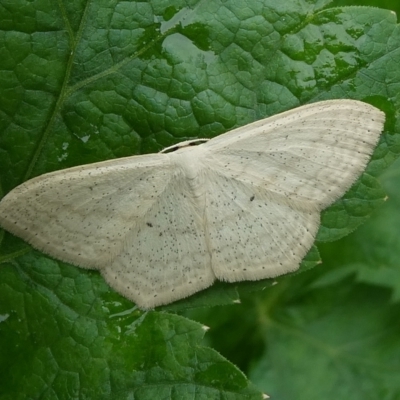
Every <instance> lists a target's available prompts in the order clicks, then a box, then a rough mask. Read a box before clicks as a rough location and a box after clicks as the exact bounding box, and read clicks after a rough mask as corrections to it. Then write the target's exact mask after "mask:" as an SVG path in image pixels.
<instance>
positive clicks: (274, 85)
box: [0, 0, 400, 399]
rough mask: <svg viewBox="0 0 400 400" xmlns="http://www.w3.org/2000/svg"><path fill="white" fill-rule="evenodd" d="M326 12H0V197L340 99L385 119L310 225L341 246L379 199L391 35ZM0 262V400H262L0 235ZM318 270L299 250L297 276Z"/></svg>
mask: <svg viewBox="0 0 400 400" xmlns="http://www.w3.org/2000/svg"><path fill="white" fill-rule="evenodd" d="M327 4H328V1H314V2H313V1H301V0H300V1H295V0H293V1H286V2H282V1H280V2H278V1H275V0H270V1H268V0H266V1H262V2H260V1H256V0H250V1H237V0H228V1H215V2H205V1H201V0H197V1H194V0H193V1H169V2H164V1H161V0H160V1H151V2H137V1H130V2H127V1H116V0H114V1H109V0H107V1H106V0H100V1H96V2H89V1H83V0H74V1H69V2H64V3H63V2H61V1H60V2H57V3H56V2H48V1H46V0H36V1H32V2H27V1H23V0H0V171H1V176H0V178H1V186H2V191H3V193H7V192H8V191H9V190H11V189H12V188H13V187H15V186H16V185H18V184H19V183H21V182H23V181H25V180H26V179H28V178H31V177H33V176H36V175H39V174H42V173H44V172H49V171H52V170H57V169H62V168H66V167H70V166H74V165H78V164H85V163H89V162H93V161H100V160H105V159H110V158H114V157H120V156H127V155H132V154H140V153H147V152H152V151H157V150H159V149H161V148H163V147H165V146H167V145H170V144H173V143H176V142H179V141H181V140H184V139H189V138H194V137H213V136H216V135H218V134H219V133H222V132H225V131H227V130H229V129H231V128H234V127H236V126H240V125H243V124H245V123H247V122H251V121H254V120H255V119H259V118H262V117H265V116H268V115H272V114H275V113H277V112H280V111H284V110H286V109H289V108H292V107H295V106H297V105H301V104H304V103H307V102H312V101H317V100H323V99H329V98H354V99H359V100H363V101H367V102H369V103H371V104H373V105H375V106H377V107H379V108H381V109H382V110H383V111H385V112H386V113H387V116H388V122H387V125H386V132H385V134H384V135H382V140H381V142H380V144H379V146H378V148H377V150H376V152H375V154H374V156H373V159H372V162H371V163H370V165H369V166H368V169H367V172H366V174H364V175H363V177H362V178H361V179H360V180H359V181H358V182H357V183H356V184H355V186H354V187H353V188H352V189H351V190H350V191H349V193H348V194H347V195H346V196H345V197H344V198H343V199H342V200H340V201H339V202H337V203H336V204H335V205H334V206H332V207H331V208H330V209H329V210H327V211H326V212H325V213H324V214H323V218H322V227H321V230H320V232H319V236H318V239H319V240H324V241H326V240H329V241H332V240H335V239H338V238H340V237H342V236H344V235H346V234H347V233H349V232H350V231H352V230H354V229H355V227H356V226H357V225H359V224H360V223H361V222H363V221H364V220H365V219H366V217H367V216H368V215H369V214H370V213H371V211H372V210H373V209H374V208H375V207H376V205H378V204H380V203H381V202H382V199H383V198H384V192H383V191H382V189H381V188H380V186H379V183H378V181H377V180H376V177H377V176H378V175H379V174H380V172H381V171H382V170H383V169H384V168H385V167H386V166H387V165H388V164H390V163H391V162H392V161H393V159H394V158H395V155H396V154H397V153H398V152H399V147H400V146H399V128H398V126H399V123H398V117H397V114H396V110H397V109H399V98H398V94H397V93H398V88H399V82H400V73H399V62H400V53H399V50H398V47H399V43H400V42H399V39H400V36H399V30H398V27H397V25H396V18H395V15H393V14H392V13H390V12H389V11H386V10H379V9H372V8H348V9H344V8H343V9H340V8H333V9H328V8H327V9H324V7H327ZM332 245H334V244H332ZM0 254H1V255H0V261H1V262H3V264H2V267H1V269H0V299H1V300H0V316H1V318H0V321H1V323H0V333H1V336H0V346H1V350H2V353H1V354H2V355H1V356H0V374H1V376H2V377H3V379H5V382H6V384H3V383H2V385H1V386H0V396H1V399H3V398H4V399H8V398H10V399H11V398H12V399H15V398H18V396H20V397H19V398H27V397H29V398H39V397H41V398H113V399H114V398H135V399H145V398H152V399H153V398H171V399H184V398H192V397H195V398H207V399H208V398H227V399H231V398H232V399H236V398H237V399H242V398H246V399H247V398H261V392H259V391H257V390H255V389H254V388H253V387H252V386H251V384H250V383H249V382H248V381H247V380H246V378H245V377H244V376H243V375H241V374H240V372H239V371H238V370H237V369H236V368H235V367H234V366H233V365H231V364H229V363H228V362H227V361H226V360H225V359H223V358H222V357H221V356H219V355H218V354H216V353H215V352H214V351H213V350H211V349H209V348H206V347H203V346H202V345H201V344H199V340H200V339H201V337H202V333H203V330H202V328H201V327H200V326H199V325H198V324H196V323H194V322H191V321H188V320H186V319H184V318H183V317H178V316H176V315H174V314H172V313H165V312H151V313H144V314H142V313H141V312H139V311H138V310H136V309H135V308H132V307H133V305H132V304H131V303H130V302H129V301H127V300H125V299H123V298H121V296H119V295H118V294H116V293H114V292H113V291H111V290H110V289H109V288H108V287H107V285H106V284H105V283H104V282H103V280H102V279H101V278H100V277H99V275H98V274H97V273H96V272H91V271H84V270H80V269H78V268H75V267H72V266H68V265H65V264H63V263H60V262H57V261H55V260H51V259H49V258H48V257H46V256H44V255H43V254H41V253H39V252H34V251H32V250H31V249H30V248H29V247H28V246H27V245H26V244H24V243H23V242H22V241H20V240H18V239H16V238H14V237H12V236H11V235H8V234H6V235H4V238H3V241H2V247H1V253H0ZM317 259H318V255H317V252H316V248H313V250H312V252H311V253H310V255H309V256H308V259H307V262H306V263H304V266H303V269H308V268H309V267H310V266H311V265H312V264H315V261H316V260H317ZM303 275H307V274H303ZM299 276H300V275H296V276H294V277H292V278H291V280H288V282H296V280H297V279H298V277H299ZM302 279H304V278H302ZM300 281H301V280H300ZM270 285H271V282H269V281H267V282H261V283H250V284H249V283H246V284H245V283H244V284H240V285H226V284H218V285H215V287H213V288H210V289H208V290H207V291H204V292H203V293H200V294H198V295H196V296H194V297H193V298H191V299H188V300H184V301H181V302H179V303H177V304H175V305H171V306H167V307H165V308H164V309H165V310H169V311H173V310H179V309H180V310H182V309H185V308H190V307H196V306H199V305H202V306H204V305H215V304H232V303H234V302H237V301H238V300H239V295H238V293H239V292H240V291H251V290H254V289H257V288H259V287H260V286H262V287H268V286H270ZM293 285H294V288H295V285H296V284H295V283H294V284H293ZM268 291H269V290H267V292H268ZM273 293H274V292H272V291H271V294H273ZM267 294H268V293H267ZM236 323H238V322H237V321H236ZM226 334H227V335H228V334H229V332H226ZM3 350H4V351H3ZM310 368H312V365H310ZM271 387H272V388H273V387H274V385H272V384H271Z"/></svg>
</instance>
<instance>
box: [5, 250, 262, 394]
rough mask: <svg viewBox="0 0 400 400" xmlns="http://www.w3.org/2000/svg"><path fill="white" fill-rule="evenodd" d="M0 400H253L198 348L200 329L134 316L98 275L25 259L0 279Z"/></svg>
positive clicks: (235, 375)
mask: <svg viewBox="0 0 400 400" xmlns="http://www.w3.org/2000/svg"><path fill="white" fill-rule="evenodd" d="M0 304H1V311H0V315H1V318H0V321H1V322H0V323H1V348H2V352H1V358H0V374H1V377H2V385H1V387H0V398H1V399H7V398H10V399H11V398H12V399H26V398H27V395H28V394H29V397H30V398H46V399H53V398H54V399H56V398H93V399H125V398H135V399H136V398H137V399H163V398H172V399H173V398H175V399H186V398H192V397H193V396H199V398H204V399H212V398H226V399H261V398H262V397H261V394H260V392H259V391H258V390H256V389H254V388H253V387H252V386H251V384H249V382H248V381H247V379H246V377H245V376H244V375H243V373H242V372H240V371H239V370H238V369H237V368H236V367H235V366H233V365H232V364H231V363H230V362H229V361H227V360H226V359H224V358H223V357H222V356H221V355H219V354H218V353H217V352H215V351H214V350H212V349H210V348H207V347H204V346H202V345H201V344H200V342H201V339H202V338H203V335H204V333H205V330H206V328H205V327H203V326H201V325H200V324H198V323H196V322H193V321H190V320H187V319H186V318H183V317H180V316H177V315H173V314H167V313H160V312H146V313H143V312H141V311H139V310H138V309H137V308H136V307H133V306H132V304H130V302H129V301H128V300H124V299H121V298H120V296H118V295H116V294H114V293H110V291H109V289H108V287H107V285H106V284H105V283H104V281H103V280H102V279H101V278H100V276H99V275H98V274H95V273H91V272H87V273H86V274H82V273H80V271H79V270H78V269H77V268H73V267H70V266H66V265H62V264H60V263H56V262H55V261H51V260H48V259H43V258H42V257H41V256H40V255H36V254H34V253H31V254H29V255H26V256H24V257H20V258H19V260H18V262H17V261H15V262H14V263H13V265H9V266H4V267H3V269H2V282H1V291H0Z"/></svg>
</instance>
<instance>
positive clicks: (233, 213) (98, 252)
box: [0, 100, 385, 309]
mask: <svg viewBox="0 0 400 400" xmlns="http://www.w3.org/2000/svg"><path fill="white" fill-rule="evenodd" d="M384 119H385V117H384V113H383V112H381V111H380V110H378V109H377V108H375V107H373V106H371V105H369V104H366V103H363V102H360V101H354V100H329V101H322V102H317V103H314V104H310V105H306V106H302V107H299V108H295V109H293V110H290V111H287V112H284V113H282V114H278V115H275V116H273V117H270V118H266V119H262V120H259V121H256V122H254V123H251V124H248V125H246V126H243V127H241V128H238V129H234V130H232V131H230V132H227V133H225V134H222V135H220V136H218V137H216V138H214V139H211V140H201V141H200V142H201V143H200V144H198V143H197V144H198V145H197V146H192V144H194V143H193V141H187V142H184V143H182V144H179V145H177V146H172V147H171V148H169V149H166V150H170V151H169V152H168V151H164V152H162V153H158V154H148V155H140V156H133V157H126V158H119V159H114V160H109V161H105V162H100V163H94V164H89V165H83V166H78V167H74V168H69V169H65V170H60V171H56V172H52V173H48V174H44V175H42V176H39V177H36V178H33V179H31V180H29V181H27V182H25V183H23V184H22V185H20V186H18V187H16V188H15V189H14V190H12V191H11V192H10V193H8V194H7V195H6V196H5V197H4V198H3V199H2V201H1V202H0V226H1V227H3V228H4V229H6V230H8V231H9V232H11V233H12V234H14V235H16V236H19V237H21V238H22V239H24V240H26V241H27V242H28V243H30V244H31V245H32V246H33V247H35V248H37V249H39V250H41V251H43V252H44V253H46V254H48V255H50V256H52V257H54V258H56V259H59V260H62V261H65V262H68V263H71V264H73V265H76V266H79V267H83V268H90V269H98V270H99V271H100V272H101V274H102V275H103V277H104V278H105V280H106V281H107V282H108V283H109V285H110V286H111V287H112V288H114V289H115V290H116V291H117V292H119V293H121V294H122V295H124V296H126V297H127V298H129V299H131V300H133V301H134V302H135V303H136V304H137V305H138V306H139V307H140V308H143V309H149V308H153V307H156V306H158V305H161V304H168V303H170V302H173V301H175V300H178V299H181V298H184V297H186V296H190V295H192V294H193V293H195V292H197V291H200V290H202V289H205V288H207V287H208V286H210V285H211V284H212V283H213V282H214V281H215V280H216V279H219V280H222V281H228V282H238V281H244V280H259V279H264V278H272V277H276V276H278V275H282V274H285V273H288V272H291V271H295V270H296V269H298V268H299V264H300V262H301V260H302V259H303V257H304V256H305V255H306V253H307V252H308V250H309V249H310V247H311V246H312V244H313V242H314V239H315V236H316V233H317V231H318V227H319V225H320V213H321V211H322V210H323V209H325V208H326V207H328V206H329V205H330V204H332V203H333V202H334V201H335V200H336V199H338V198H340V197H341V196H342V195H343V194H344V193H345V192H346V191H347V190H348V189H349V188H350V186H351V185H352V184H353V183H354V182H355V181H356V179H357V178H358V177H359V176H360V174H361V173H362V172H363V171H364V169H365V167H366V165H367V163H368V161H369V159H370V156H371V154H372V152H373V150H374V148H375V146H376V144H377V142H378V140H379V137H380V134H381V131H382V129H383V124H384Z"/></svg>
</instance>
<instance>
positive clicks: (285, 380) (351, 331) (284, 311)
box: [250, 281, 400, 400]
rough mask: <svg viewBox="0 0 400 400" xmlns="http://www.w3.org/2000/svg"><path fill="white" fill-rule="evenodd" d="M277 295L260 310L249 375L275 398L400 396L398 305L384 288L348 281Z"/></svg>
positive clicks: (287, 287)
mask: <svg viewBox="0 0 400 400" xmlns="http://www.w3.org/2000/svg"><path fill="white" fill-rule="evenodd" d="M289 286H290V285H288V286H286V288H285V289H287V290H289ZM281 295H282V290H281ZM282 297H283V298H281V299H280V302H279V305H278V306H276V307H275V308H274V310H273V312H272V313H271V314H269V316H268V317H265V318H264V321H263V322H264V325H263V327H262V328H263V333H264V337H263V347H264V349H265V350H264V354H263V355H262V356H261V358H260V359H259V361H258V362H257V363H255V365H254V367H253V369H252V371H251V373H250V377H251V379H252V380H253V382H255V383H256V384H258V385H259V386H260V387H261V388H264V389H266V388H268V393H269V394H270V395H271V397H272V398H277V399H296V400H302V399H310V398H312V399H338V400H342V399H343V400H345V399H346V400H347V399H354V400H358V399H360V400H361V399H363V400H364V399H371V400H372V399H377V398H378V399H388V400H389V399H393V400H394V399H397V398H398V397H399V395H400V383H399V379H398V371H399V367H400V365H399V359H400V347H399V335H400V323H399V319H398V317H397V316H398V314H399V312H400V306H399V305H398V304H397V305H392V306H388V305H387V302H388V291H387V290H382V289H379V288H377V287H376V286H370V285H354V284H353V282H352V281H348V282H347V283H343V282H342V283H339V284H336V285H331V286H329V287H325V288H323V289H315V290H312V291H311V290H310V291H308V293H307V295H306V296H305V293H303V294H302V296H300V297H293V296H292V297H291V298H290V299H288V298H287V297H288V296H285V295H283V296H282ZM285 297H286V298H285ZM285 300H286V301H285ZM260 335H261V333H260Z"/></svg>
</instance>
